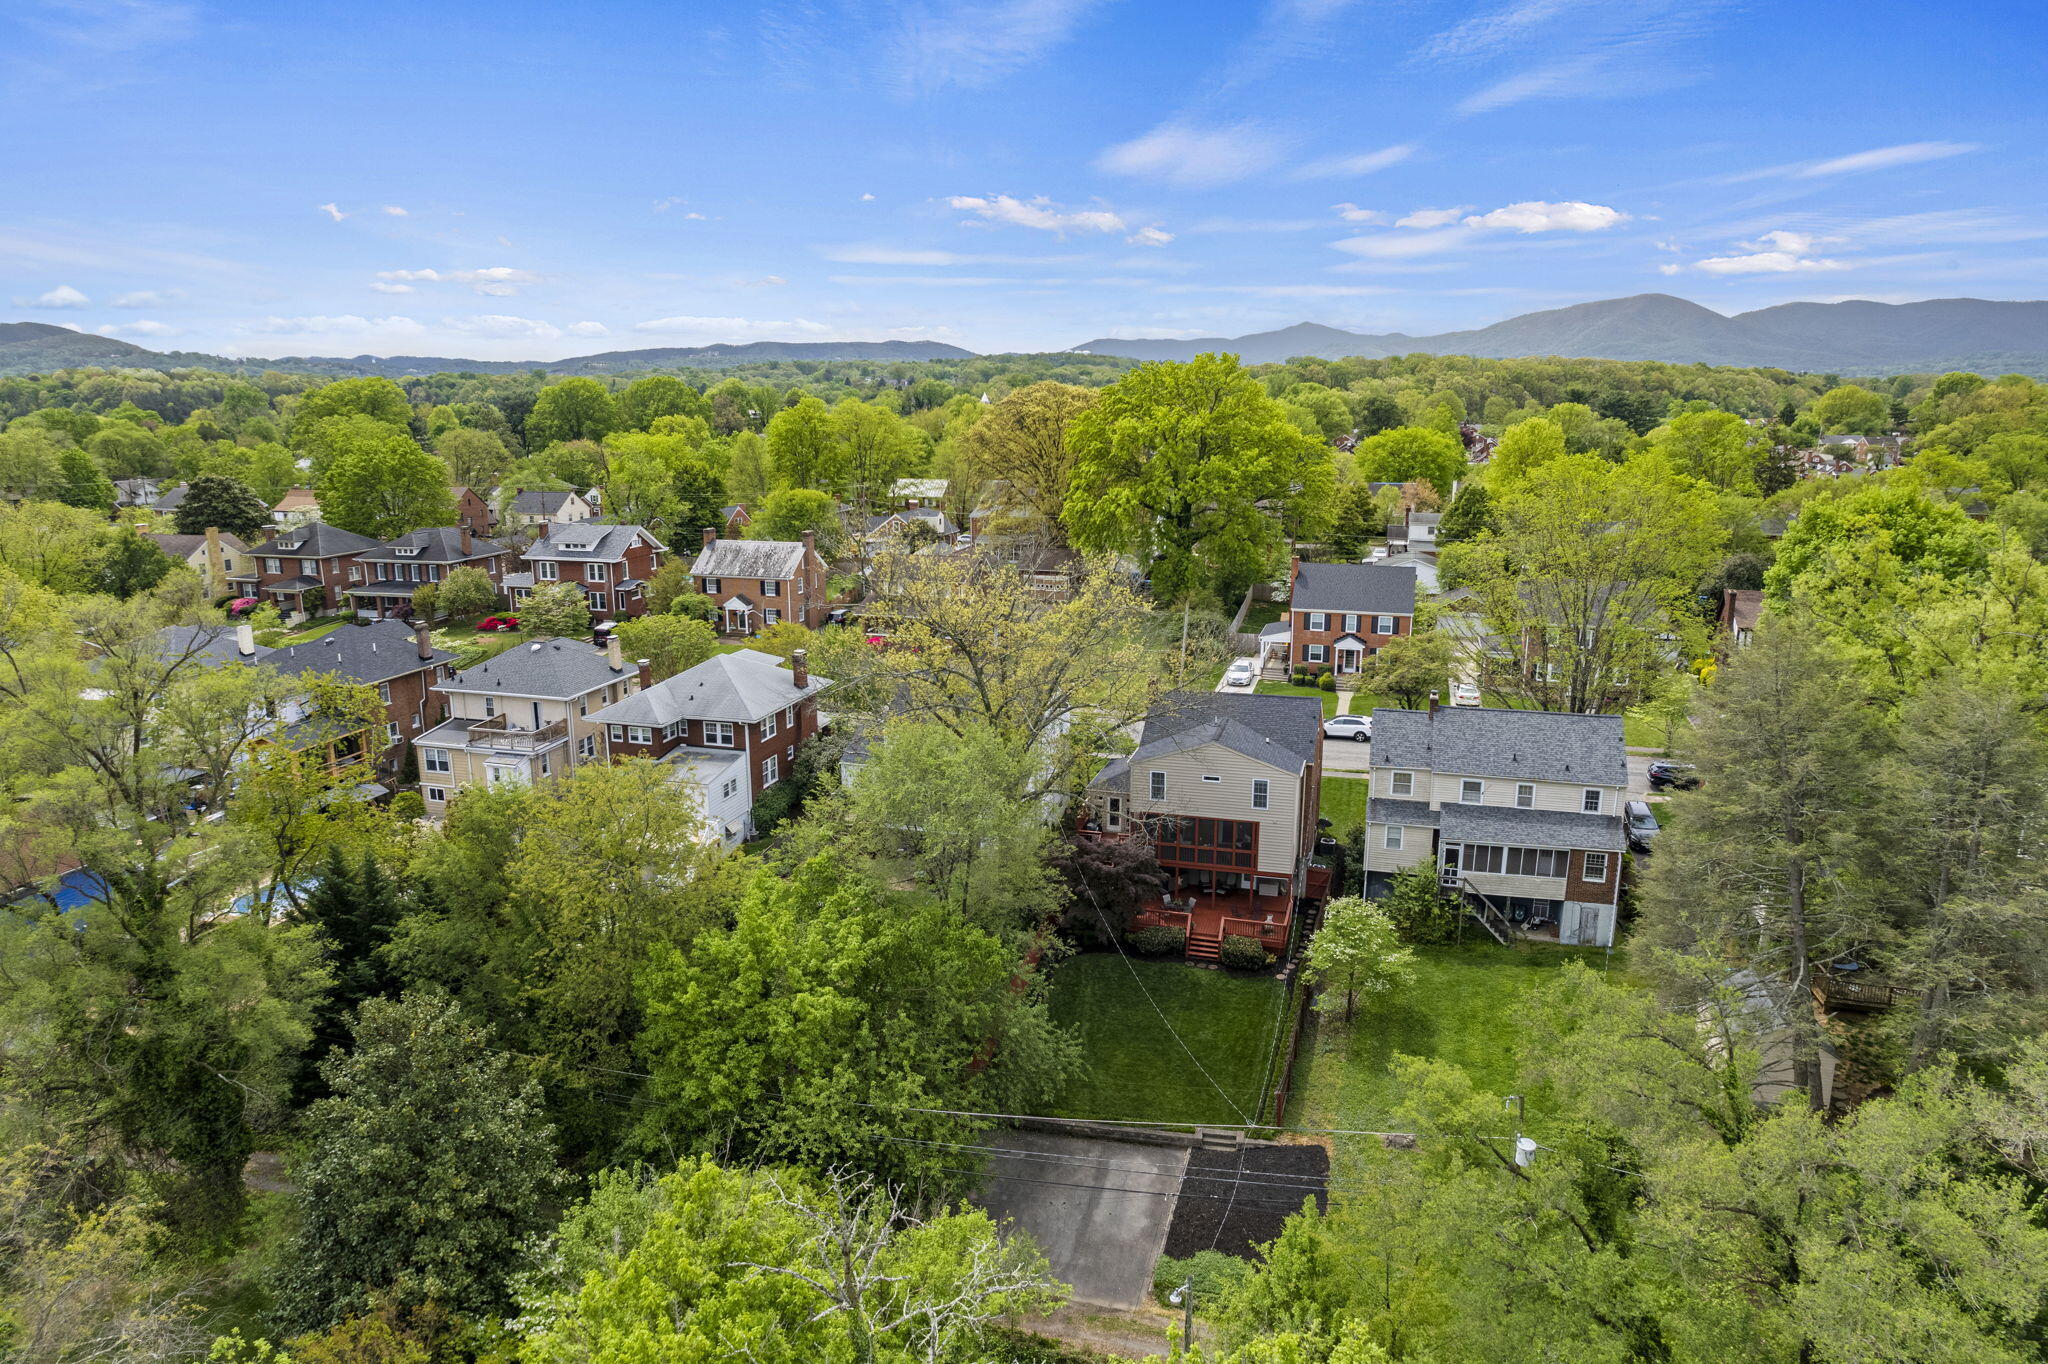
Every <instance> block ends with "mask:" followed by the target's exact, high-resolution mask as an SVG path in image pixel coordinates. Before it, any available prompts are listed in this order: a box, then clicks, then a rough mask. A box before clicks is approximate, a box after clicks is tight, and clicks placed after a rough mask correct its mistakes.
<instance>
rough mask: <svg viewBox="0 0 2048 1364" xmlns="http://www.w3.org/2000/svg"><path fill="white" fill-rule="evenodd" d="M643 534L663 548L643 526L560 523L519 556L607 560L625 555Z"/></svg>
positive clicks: (588, 522)
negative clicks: (545, 536)
mask: <svg viewBox="0 0 2048 1364" xmlns="http://www.w3.org/2000/svg"><path fill="white" fill-rule="evenodd" d="M643 536H644V537H646V539H647V542H648V543H649V544H651V545H653V546H654V548H655V549H657V550H660V549H664V548H666V546H664V545H663V544H662V543H661V542H660V541H659V540H657V539H655V538H654V535H653V533H652V532H651V531H649V530H648V529H647V528H646V527H644V526H615V525H607V524H604V523H601V522H596V521H577V522H573V523H571V524H570V525H566V526H562V527H560V528H558V529H557V530H555V531H554V533H553V534H551V535H549V536H548V537H547V538H546V539H542V540H536V541H534V542H533V547H532V548H530V549H528V550H527V551H526V553H525V554H524V555H522V556H520V557H522V558H526V559H590V560H595V561H596V562H599V563H610V562H612V561H613V560H616V559H623V558H625V557H626V551H627V550H628V549H630V548H632V546H633V542H634V541H636V540H638V539H640V538H641V537H643Z"/></svg>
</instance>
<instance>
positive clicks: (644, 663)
mask: <svg viewBox="0 0 2048 1364" xmlns="http://www.w3.org/2000/svg"><path fill="white" fill-rule="evenodd" d="M633 666H634V667H636V668H638V669H639V670H640V690H641V691H646V690H647V689H648V688H649V687H651V686H653V685H654V660H653V659H651V658H636V659H634V660H633Z"/></svg>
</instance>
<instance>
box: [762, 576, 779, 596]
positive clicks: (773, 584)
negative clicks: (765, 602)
mask: <svg viewBox="0 0 2048 1364" xmlns="http://www.w3.org/2000/svg"><path fill="white" fill-rule="evenodd" d="M761 595H762V596H764V597H779V596H781V595H782V580H781V579H780V578H763V579H761Z"/></svg>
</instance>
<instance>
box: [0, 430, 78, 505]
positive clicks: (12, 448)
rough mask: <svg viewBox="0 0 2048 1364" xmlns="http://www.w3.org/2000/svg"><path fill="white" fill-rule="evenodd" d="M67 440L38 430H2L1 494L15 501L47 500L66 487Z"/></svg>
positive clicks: (0, 445)
mask: <svg viewBox="0 0 2048 1364" xmlns="http://www.w3.org/2000/svg"><path fill="white" fill-rule="evenodd" d="M67 448H69V446H68V445H67V443H66V442H65V440H64V438H63V437H62V436H60V435H58V434H57V433H55V432H53V431H48V430H41V429H36V428H22V429H20V430H11V431H0V493H5V494H8V495H9V496H10V497H11V498H12V499H14V500H22V499H30V498H38V499H48V498H52V497H54V496H55V495H56V492H57V490H58V489H59V488H62V487H63V486H65V484H66V482H67V480H66V479H65V476H64V468H63V457H64V451H65V450H66V449H67Z"/></svg>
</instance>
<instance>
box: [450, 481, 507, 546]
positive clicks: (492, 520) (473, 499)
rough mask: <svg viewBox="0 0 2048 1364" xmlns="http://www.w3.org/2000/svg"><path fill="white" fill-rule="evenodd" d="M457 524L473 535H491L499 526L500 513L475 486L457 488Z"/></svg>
mask: <svg viewBox="0 0 2048 1364" xmlns="http://www.w3.org/2000/svg"><path fill="white" fill-rule="evenodd" d="M455 524H456V525H458V526H462V527H464V528H466V529H467V530H468V531H469V533H470V534H471V535H489V534H490V533H491V532H492V531H495V530H496V529H497V528H498V514H497V513H496V512H494V511H492V510H491V504H490V502H489V501H488V500H487V499H485V498H484V497H483V496H481V495H480V494H479V493H478V492H477V490H476V489H474V488H457V489H456V490H455Z"/></svg>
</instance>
